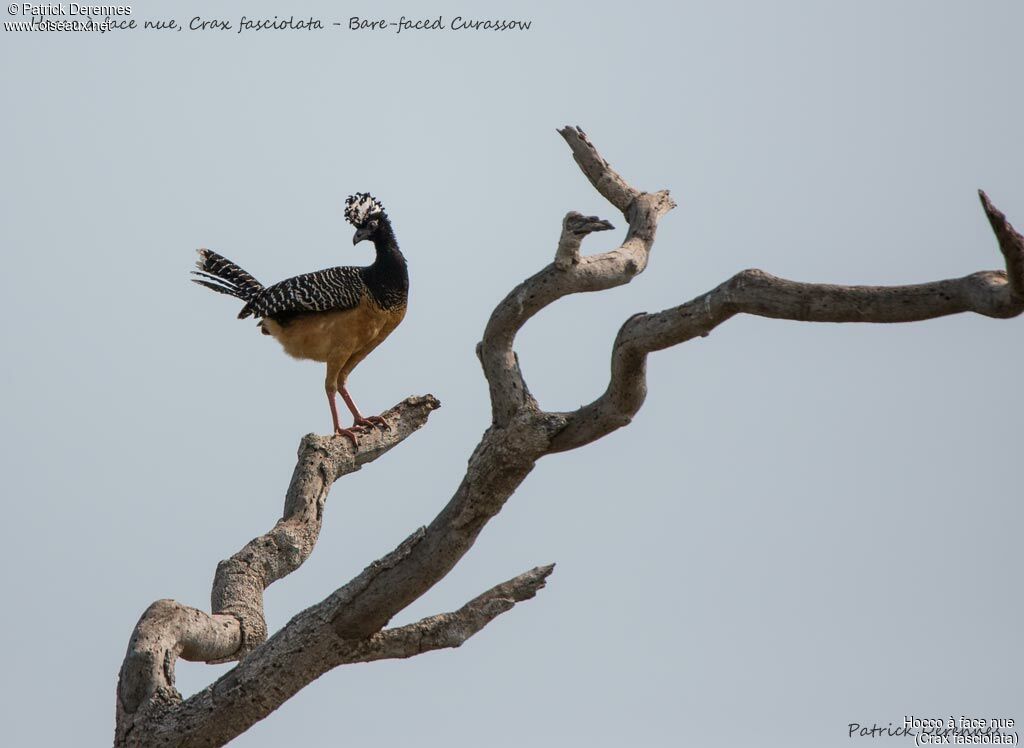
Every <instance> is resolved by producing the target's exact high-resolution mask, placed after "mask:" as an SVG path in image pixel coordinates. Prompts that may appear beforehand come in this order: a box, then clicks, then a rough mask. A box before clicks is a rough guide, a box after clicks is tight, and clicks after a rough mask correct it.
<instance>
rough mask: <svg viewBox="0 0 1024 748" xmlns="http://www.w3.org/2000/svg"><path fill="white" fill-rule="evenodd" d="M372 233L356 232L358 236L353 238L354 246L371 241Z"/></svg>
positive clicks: (361, 230) (362, 230)
mask: <svg viewBox="0 0 1024 748" xmlns="http://www.w3.org/2000/svg"><path fill="white" fill-rule="evenodd" d="M369 238H370V232H369V231H367V230H366V229H359V230H357V231H356V235H355V236H353V237H352V244H353V245H355V244H359V242H361V241H362V240H363V239H369Z"/></svg>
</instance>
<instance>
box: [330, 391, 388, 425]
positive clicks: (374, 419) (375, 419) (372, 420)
mask: <svg viewBox="0 0 1024 748" xmlns="http://www.w3.org/2000/svg"><path fill="white" fill-rule="evenodd" d="M338 389H339V391H340V392H341V397H342V399H343V400H344V401H345V405H347V406H348V409H349V410H351V411H352V418H354V419H355V423H354V424H353V428H359V427H361V426H380V427H381V428H384V429H390V428H391V427H390V426H389V425H388V422H387V421H385V420H384V419H383V418H381V417H380V416H370V417H368V418H364V417H363V414H362V413H360V412H359V408H357V407H356V403H355V400H353V399H352V396H351V395H350V394H348V388H347V387H346V386H345V385H341V387H339V388H338Z"/></svg>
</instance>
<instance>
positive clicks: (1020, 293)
mask: <svg viewBox="0 0 1024 748" xmlns="http://www.w3.org/2000/svg"><path fill="white" fill-rule="evenodd" d="M978 196H979V197H980V198H981V205H982V207H984V208H985V215H986V216H988V222H989V223H990V224H992V231H994V232H995V235H996V240H997V241H998V242H999V249H1000V251H1001V252H1002V253H1003V257H1005V258H1006V274H1007V278H1008V279H1009V281H1010V291H1011V292H1012V293H1013V295H1014V296H1015V297H1016V298H1017V299H1024V236H1021V235H1020V234H1018V233H1017V231H1016V230H1014V228H1013V226H1011V225H1010V222H1009V221H1007V220H1006V216H1004V215H1003V214H1002V212H1001V211H1000V210H999V209H998V208H996V206H994V205H993V204H992V201H991V200H989V199H988V195H986V194H985V191H984V190H978Z"/></svg>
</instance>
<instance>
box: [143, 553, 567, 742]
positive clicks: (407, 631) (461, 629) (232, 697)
mask: <svg viewBox="0 0 1024 748" xmlns="http://www.w3.org/2000/svg"><path fill="white" fill-rule="evenodd" d="M553 569H554V565H549V566H540V567H537V568H535V569H531V570H530V571H527V572H525V573H523V574H520V575H519V576H517V577H514V578H513V579H510V580H508V581H507V582H503V583H502V584H499V585H497V586H495V587H492V588H491V589H489V590H488V591H487V592H484V593H483V594H482V595H479V596H478V597H476V598H474V599H473V600H471V601H470V602H468V603H466V604H465V605H463V606H462V607H461V608H459V609H458V610H456V611H454V612H451V613H443V614H441V615H436V616H431V617H429V618H424V619H422V620H420V621H417V622H416V623H412V624H409V625H407V626H400V627H398V628H393V629H385V630H384V631H380V632H378V633H375V634H373V635H372V636H369V637H367V638H365V639H356V640H351V639H342V638H339V637H338V636H336V635H335V634H334V632H333V631H332V630H331V627H330V618H329V615H327V613H328V609H330V608H331V607H333V606H334V605H337V600H335V599H333V596H332V598H328V600H325V601H324V602H323V603H321V604H320V605H318V606H314V607H313V608H310V609H309V610H307V611H304V612H303V613H301V614H300V615H298V616H296V617H295V618H293V619H292V620H291V621H290V622H289V623H288V625H286V626H285V627H284V628H283V629H281V631H279V632H278V633H276V634H274V636H273V637H271V638H270V639H269V640H268V641H267V642H266V644H264V645H263V646H261V647H259V648H257V649H256V650H255V651H254V652H252V653H251V654H250V655H249V656H248V657H247V658H246V659H245V660H244V661H243V662H242V663H241V664H239V665H238V666H236V667H235V668H234V669H232V670H231V671H230V672H228V673H226V674H225V675H223V676H222V677H221V678H220V679H218V680H217V681H216V682H215V683H213V684H212V685H210V686H208V687H207V688H206V689H204V690H203V691H200V692H199V693H197V694H196V695H195V696H192V697H191V698H189V699H188V700H187V701H185V702H184V703H183V704H181V705H180V707H177V708H175V709H173V710H172V711H170V712H169V713H168V714H167V715H166V716H165V718H164V720H163V721H162V723H161V726H160V727H158V728H157V730H156V732H157V733H158V734H163V735H166V736H167V739H166V740H157V741H155V742H153V743H151V744H152V745H171V744H173V745H176V746H209V745H223V744H224V743H226V742H227V741H229V740H231V739H232V738H234V737H236V736H237V735H240V734H241V733H242V732H244V731H245V730H246V729H248V728H249V727H250V726H251V725H253V724H255V723H256V722H258V721H259V720H261V719H263V718H264V717H266V716H267V715H268V714H270V713H271V712H272V711H274V710H275V709H276V708H277V707H279V706H280V705H281V704H283V703H284V702H285V701H287V700H288V699H289V698H290V697H291V696H293V695H294V694H296V693H297V692H298V691H299V690H301V689H302V688H303V687H304V686H306V685H307V684H309V683H311V682H312V681H314V680H315V679H316V678H318V677H320V676H321V675H323V674H324V673H326V672H328V671H329V670H332V669H333V668H336V667H338V666H340V665H348V664H352V663H356V662H373V661H375V660H384V659H396V658H406V657H413V656H415V655H418V654H422V653H424V652H429V651H432V650H436V649H444V648H450V647H459V646H461V645H462V644H463V643H464V642H465V641H466V640H467V639H469V638H470V637H471V636H473V635H474V634H476V633H477V632H478V631H480V630H481V629H482V628H483V627H484V626H486V625H487V624H488V623H490V622H491V621H492V620H494V619H495V618H497V617H498V616H499V615H501V614H502V613H505V612H507V611H509V610H511V609H512V608H513V607H514V606H515V604H516V603H519V602H522V601H524V600H529V599H530V598H532V597H534V595H536V594H537V592H538V591H539V590H540V589H542V588H543V587H544V585H545V581H546V580H547V578H548V576H549V575H550V574H551V572H552V571H553ZM268 684H273V687H272V688H268ZM172 738H173V739H172Z"/></svg>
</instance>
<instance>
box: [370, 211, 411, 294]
mask: <svg viewBox="0 0 1024 748" xmlns="http://www.w3.org/2000/svg"><path fill="white" fill-rule="evenodd" d="M373 246H374V247H376V249H377V259H376V260H374V262H373V264H372V265H370V267H369V268H367V270H368V271H369V273H368V275H369V280H370V284H369V285H370V287H371V288H372V289H373V291H374V294H375V295H376V296H377V297H378V299H380V300H381V301H382V302H385V305H386V306H391V305H392V304H393V303H396V302H398V301H399V299H401V301H402V303H404V300H405V297H406V296H407V294H408V292H409V271H408V269H407V267H406V263H405V256H404V255H403V254H402V251H401V250H400V249H399V248H398V241H397V240H396V239H395V233H394V231H393V230H392V229H391V224H390V223H389V222H388V221H382V222H381V225H380V227H379V228H378V229H377V231H376V232H375V233H374V235H373Z"/></svg>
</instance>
